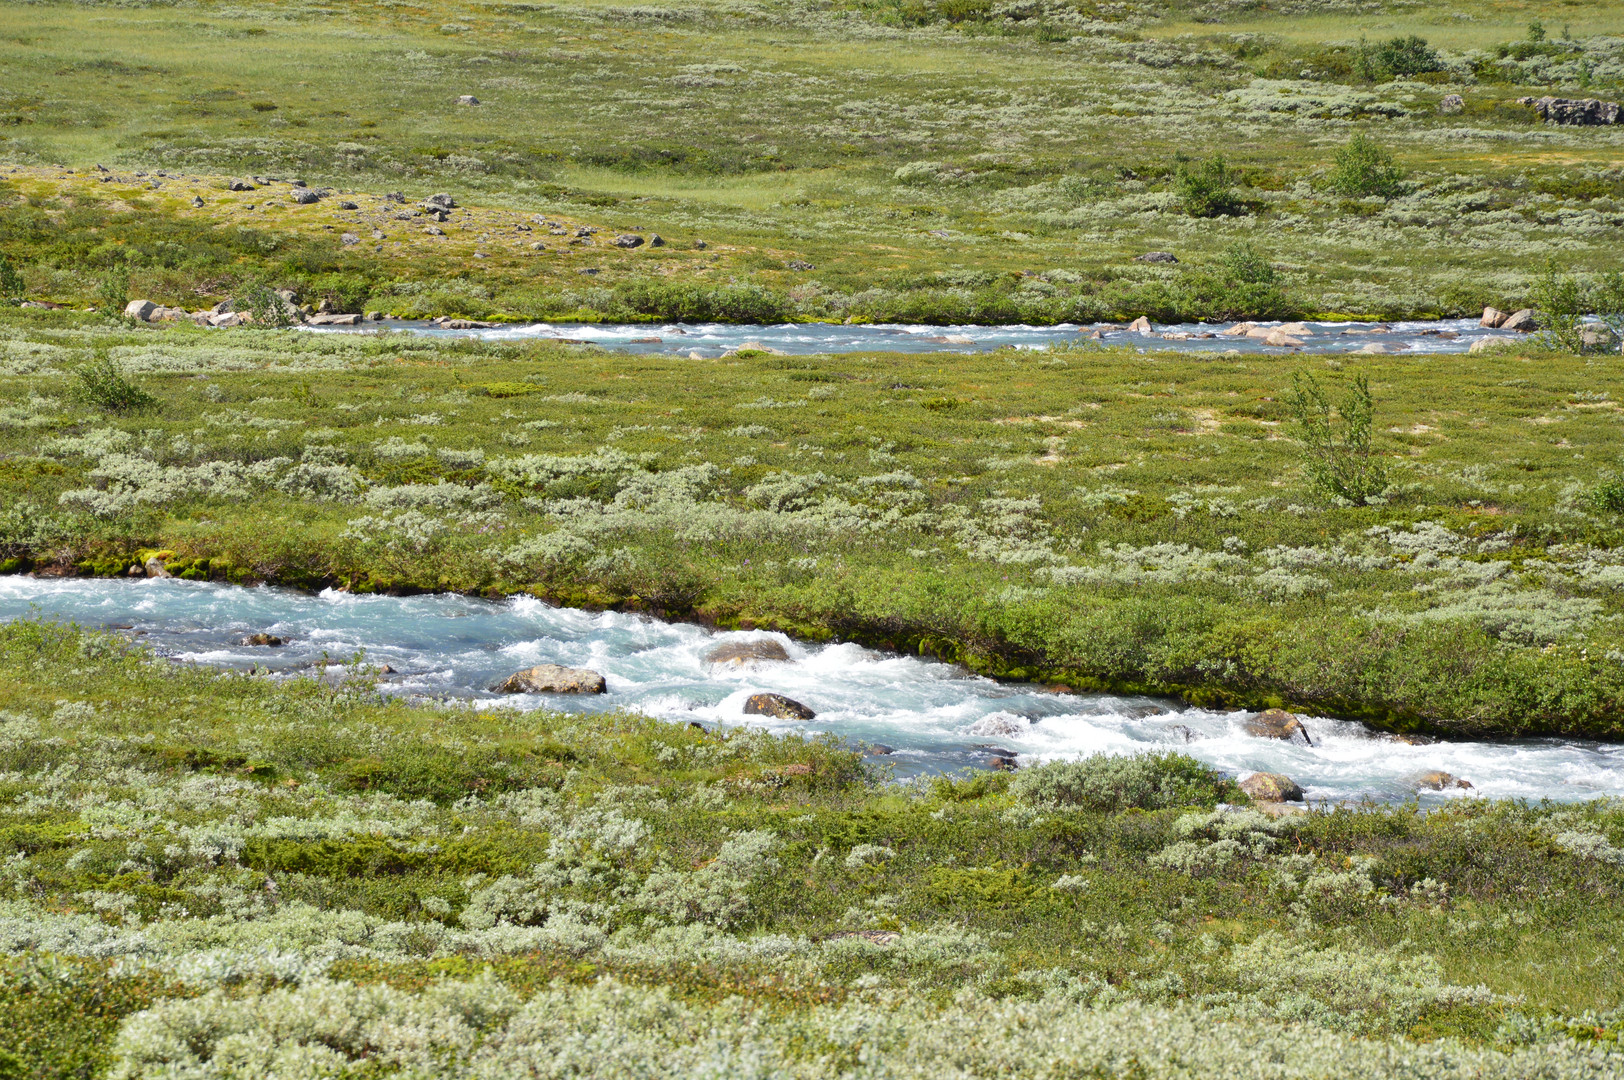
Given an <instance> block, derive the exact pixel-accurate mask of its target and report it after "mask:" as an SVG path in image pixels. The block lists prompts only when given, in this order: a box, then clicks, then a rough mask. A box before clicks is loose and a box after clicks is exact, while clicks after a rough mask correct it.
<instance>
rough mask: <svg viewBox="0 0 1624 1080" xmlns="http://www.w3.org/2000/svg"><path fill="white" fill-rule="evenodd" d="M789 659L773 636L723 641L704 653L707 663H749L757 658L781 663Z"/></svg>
mask: <svg viewBox="0 0 1624 1080" xmlns="http://www.w3.org/2000/svg"><path fill="white" fill-rule="evenodd" d="M788 659H789V653H788V652H786V651H785V649H784V646H783V645H781V644H779V642H778V641H777V640H776V639H774V638H752V639H751V640H749V641H724V642H722V644H720V645H718V646H716V647H715V648H714V649H712V650H711V651H710V652H708V653H706V654H705V663H707V664H739V665H743V664H750V663H754V662H756V661H757V660H761V661H766V662H768V663H773V662H778V663H782V662H784V661H787V660H788Z"/></svg>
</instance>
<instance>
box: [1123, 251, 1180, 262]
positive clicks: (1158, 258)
mask: <svg viewBox="0 0 1624 1080" xmlns="http://www.w3.org/2000/svg"><path fill="white" fill-rule="evenodd" d="M1133 261H1134V262H1142V263H1176V262H1178V261H1179V257H1178V256H1177V255H1175V254H1173V253H1172V252H1171V251H1147V252H1145V253H1144V254H1143V255H1135V256H1134V257H1133Z"/></svg>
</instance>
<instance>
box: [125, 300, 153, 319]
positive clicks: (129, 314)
mask: <svg viewBox="0 0 1624 1080" xmlns="http://www.w3.org/2000/svg"><path fill="white" fill-rule="evenodd" d="M157 310H158V305H157V304H154V303H153V302H152V301H151V300H131V301H130V302H129V303H128V304H125V305H124V316H125V318H129V319H140V320H141V321H142V322H146V321H147V320H148V319H150V318H152V313H153V312H154V311H157Z"/></svg>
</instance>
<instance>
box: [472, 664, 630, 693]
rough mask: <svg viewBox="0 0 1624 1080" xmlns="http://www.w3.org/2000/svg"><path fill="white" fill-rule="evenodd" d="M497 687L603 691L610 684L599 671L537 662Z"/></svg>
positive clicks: (507, 690) (530, 690)
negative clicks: (606, 683) (606, 682)
mask: <svg viewBox="0 0 1624 1080" xmlns="http://www.w3.org/2000/svg"><path fill="white" fill-rule="evenodd" d="M493 689H494V690H495V691H496V692H497V693H498V694H601V693H603V692H604V690H605V689H606V686H605V684H604V681H603V676H602V675H599V674H598V673H597V672H596V671H588V670H587V669H586V668H567V667H560V666H559V665H557V664H537V665H536V666H535V667H533V668H527V669H525V670H524V671H516V672H514V673H513V674H512V675H509V676H508V677H507V678H506V679H504V680H502V681H501V682H500V683H498V684H497V685H496V686H495V687H493Z"/></svg>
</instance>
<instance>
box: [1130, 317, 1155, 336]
mask: <svg viewBox="0 0 1624 1080" xmlns="http://www.w3.org/2000/svg"><path fill="white" fill-rule="evenodd" d="M1128 332H1129V333H1136V334H1143V335H1145V336H1146V337H1149V336H1150V335H1151V334H1154V333H1155V332H1156V331H1155V330H1153V329H1151V326H1150V320H1149V319H1147V318H1145V317H1144V316H1143V315H1141V316H1139V317H1138V318H1137V319H1135V320H1134V321H1133V322H1131V323H1129V324H1128Z"/></svg>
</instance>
